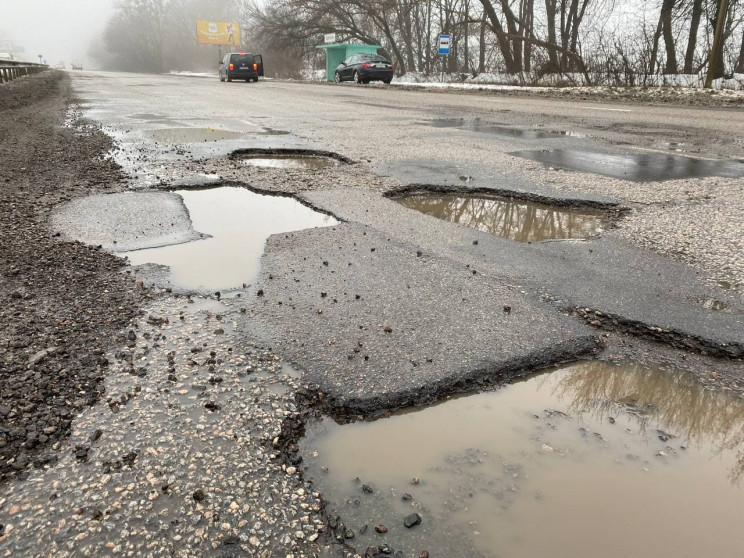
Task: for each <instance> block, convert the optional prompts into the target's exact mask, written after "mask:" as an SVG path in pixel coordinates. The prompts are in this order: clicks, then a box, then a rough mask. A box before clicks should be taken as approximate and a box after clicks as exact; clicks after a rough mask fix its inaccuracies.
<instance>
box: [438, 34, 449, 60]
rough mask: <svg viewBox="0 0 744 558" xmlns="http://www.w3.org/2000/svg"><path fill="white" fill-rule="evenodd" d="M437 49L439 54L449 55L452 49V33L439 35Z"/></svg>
mask: <svg viewBox="0 0 744 558" xmlns="http://www.w3.org/2000/svg"><path fill="white" fill-rule="evenodd" d="M437 49H438V50H439V54H441V55H443V56H449V53H450V51H451V50H452V35H439V40H438V41H437Z"/></svg>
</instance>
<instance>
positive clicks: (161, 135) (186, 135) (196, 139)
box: [147, 128, 245, 143]
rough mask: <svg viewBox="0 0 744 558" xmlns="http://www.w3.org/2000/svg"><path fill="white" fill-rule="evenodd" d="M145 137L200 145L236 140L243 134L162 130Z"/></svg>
mask: <svg viewBox="0 0 744 558" xmlns="http://www.w3.org/2000/svg"><path fill="white" fill-rule="evenodd" d="M147 135H148V136H149V137H150V138H152V139H153V140H155V141H163V142H166V143H200V142H209V141H221V140H229V139H237V138H241V137H243V136H244V135H245V134H243V133H241V132H231V131H230V130H222V129H220V128H163V129H161V130H149V131H148V132H147Z"/></svg>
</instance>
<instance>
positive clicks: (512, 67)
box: [480, 0, 520, 74]
mask: <svg viewBox="0 0 744 558" xmlns="http://www.w3.org/2000/svg"><path fill="white" fill-rule="evenodd" d="M480 1H481V4H483V8H484V9H485V11H486V15H487V16H488V19H489V20H490V22H491V26H492V27H493V30H494V32H495V33H496V39H497V40H498V41H499V49H500V50H501V55H502V56H503V57H504V64H505V65H506V71H507V72H509V73H512V74H518V73H519V71H520V68H519V64H518V63H516V62H515V60H514V55H513V53H512V50H511V43H510V42H509V38H508V37H507V36H506V33H505V32H504V28H503V27H502V25H501V21H500V20H499V17H498V15H496V10H494V8H493V4H491V2H490V0H480Z"/></svg>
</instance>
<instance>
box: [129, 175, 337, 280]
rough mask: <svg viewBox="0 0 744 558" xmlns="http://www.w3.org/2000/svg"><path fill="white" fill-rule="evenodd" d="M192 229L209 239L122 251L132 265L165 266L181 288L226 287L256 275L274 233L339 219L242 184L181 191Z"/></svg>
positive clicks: (326, 224)
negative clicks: (207, 236) (239, 185)
mask: <svg viewBox="0 0 744 558" xmlns="http://www.w3.org/2000/svg"><path fill="white" fill-rule="evenodd" d="M176 193H177V194H179V195H180V196H181V197H182V198H183V200H184V203H185V204H186V207H187V209H188V210H189V215H190V217H191V221H192V223H193V227H194V229H195V230H197V231H199V232H200V233H204V234H206V235H209V237H210V238H206V239H204V240H198V241H195V242H188V243H185V244H178V245H174V246H163V247H161V248H152V249H148V250H137V251H134V252H125V253H123V254H122V255H125V256H127V257H128V258H129V260H130V262H131V263H132V265H141V264H146V263H156V264H160V265H166V266H168V267H169V272H168V279H169V281H170V282H171V284H172V285H174V286H176V287H179V288H183V289H198V290H213V291H214V290H229V289H235V288H239V287H240V286H241V285H242V284H250V283H252V282H253V281H254V280H255V278H256V276H257V275H258V271H259V267H260V259H261V255H262V254H263V251H264V245H265V244H266V239H267V238H268V237H269V236H271V235H272V234H277V233H283V232H290V231H297V230H302V229H308V228H313V227H327V226H332V225H336V224H338V221H336V220H335V219H334V218H333V217H330V216H328V215H324V214H322V213H319V212H317V211H314V210H312V209H310V208H309V207H306V206H304V205H302V204H301V203H300V202H298V201H297V200H295V199H292V198H287V197H280V196H267V195H262V194H256V193H254V192H251V191H249V190H246V189H245V188H235V187H221V188H211V189H207V190H179V191H177V192H176Z"/></svg>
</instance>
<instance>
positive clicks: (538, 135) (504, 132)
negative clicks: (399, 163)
mask: <svg viewBox="0 0 744 558" xmlns="http://www.w3.org/2000/svg"><path fill="white" fill-rule="evenodd" d="M426 125H428V126H432V127H434V128H457V129H460V130H466V131H468V132H480V133H484V134H496V135H498V136H506V137H510V138H518V139H527V140H533V139H550V138H558V137H561V136H565V135H568V134H565V133H560V132H558V133H554V132H547V131H545V130H536V129H532V130H531V129H522V128H512V127H509V126H502V125H500V124H494V123H492V122H488V121H487V120H482V119H480V118H470V119H466V118H439V119H436V120H430V121H428V122H426Z"/></svg>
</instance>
